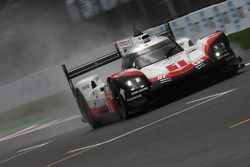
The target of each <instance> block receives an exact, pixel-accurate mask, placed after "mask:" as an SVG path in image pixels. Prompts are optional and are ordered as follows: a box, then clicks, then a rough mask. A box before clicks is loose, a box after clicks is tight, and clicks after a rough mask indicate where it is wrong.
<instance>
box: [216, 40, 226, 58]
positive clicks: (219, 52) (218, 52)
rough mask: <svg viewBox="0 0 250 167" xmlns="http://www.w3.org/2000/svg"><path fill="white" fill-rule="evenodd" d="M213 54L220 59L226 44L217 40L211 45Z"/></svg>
mask: <svg viewBox="0 0 250 167" xmlns="http://www.w3.org/2000/svg"><path fill="white" fill-rule="evenodd" d="M213 50H214V55H215V57H216V58H218V59H220V58H222V57H223V53H225V52H226V51H227V49H226V46H225V44H224V43H223V42H219V43H217V44H215V45H214V46H213Z"/></svg>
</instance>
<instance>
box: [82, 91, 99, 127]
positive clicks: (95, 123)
mask: <svg viewBox="0 0 250 167" xmlns="http://www.w3.org/2000/svg"><path fill="white" fill-rule="evenodd" d="M77 103H78V105H79V108H80V111H81V114H82V116H83V119H86V120H87V121H88V123H89V125H90V126H91V127H92V128H93V129H96V128H99V127H100V126H101V122H100V121H99V120H98V119H95V118H94V117H93V115H92V113H91V110H90V108H89V105H88V103H87V101H86V99H85V98H84V96H83V95H82V93H80V91H78V92H77Z"/></svg>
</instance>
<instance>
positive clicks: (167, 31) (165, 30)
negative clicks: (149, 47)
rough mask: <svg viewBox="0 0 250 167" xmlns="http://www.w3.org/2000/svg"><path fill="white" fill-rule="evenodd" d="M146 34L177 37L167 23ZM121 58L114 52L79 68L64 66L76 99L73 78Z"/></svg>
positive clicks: (147, 31)
mask: <svg viewBox="0 0 250 167" xmlns="http://www.w3.org/2000/svg"><path fill="white" fill-rule="evenodd" d="M144 32H146V33H148V34H150V35H156V36H160V35H165V36H167V37H168V38H170V39H172V40H175V37H174V35H173V32H172V30H171V27H170V25H169V23H165V24H162V25H160V26H157V27H153V28H150V29H148V30H146V31H144ZM120 58H121V56H120V54H119V53H118V52H117V51H114V52H112V53H110V54H107V55H104V56H102V57H100V58H97V59H95V60H92V61H90V62H88V63H86V64H82V65H80V66H77V67H75V68H73V69H69V70H68V69H67V67H66V65H65V64H63V65H62V69H63V72H64V74H65V76H66V79H67V81H68V84H69V86H70V89H71V91H72V93H73V95H74V97H75V98H76V92H75V88H74V84H73V82H72V79H73V78H76V77H78V76H80V75H82V74H85V73H87V72H89V71H92V70H94V69H96V68H98V67H101V66H104V65H106V64H108V63H111V62H113V61H116V60H118V59H120Z"/></svg>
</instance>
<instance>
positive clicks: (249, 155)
mask: <svg viewBox="0 0 250 167" xmlns="http://www.w3.org/2000/svg"><path fill="white" fill-rule="evenodd" d="M249 54H250V52H247V53H246V54H245V55H244V56H242V57H243V59H244V62H245V63H250V55H249ZM249 69H250V66H247V67H246V68H245V69H243V70H241V71H240V72H239V74H238V75H236V76H234V77H231V78H228V79H225V80H222V81H220V82H217V83H214V82H213V84H208V85H206V86H202V89H200V90H196V91H195V92H192V93H191V94H188V95H185V96H182V97H181V98H178V99H175V100H174V101H171V102H168V104H165V105H161V104H159V105H158V106H156V107H155V108H154V109H153V110H152V111H149V112H146V113H143V114H140V115H137V116H135V117H133V118H131V119H129V120H126V121H121V122H117V123H114V124H111V125H108V126H105V127H103V128H100V129H97V130H92V129H91V128H90V127H89V126H86V125H85V124H82V123H81V122H80V117H79V116H78V115H76V116H74V115H73V116H71V117H68V118H62V119H57V120H55V121H54V122H53V121H52V122H49V124H47V125H48V126H44V127H43V128H40V129H39V128H38V129H37V130H36V131H33V132H32V131H31V132H30V133H26V134H23V135H20V136H16V137H10V138H9V139H6V140H2V141H0V150H1V152H0V166H4V167H5V166H6V167H8V166H10V167H18V166H38V167H40V166H41V167H42V166H60V167H61V166H63V167H78V166H79V167H80V166H81V167H82V166H87V167H92V166H93V167H99V166H100V167H103V166H107V167H117V166H119V167H123V166H124V167H125V166H126V167H127V166H137V167H139V166H143V167H145V166H149V167H151V166H159V167H161V166H171V167H182V166H185V167H188V166H190V167H194V166H211V167H216V166H218V167H221V166H227V167H235V166H237V167H248V166H250V149H249V148H250V109H249V108H250V103H249V102H250V100H249V99H250V86H249V85H250V71H249ZM163 101H164V100H163ZM74 109H76V108H74ZM32 128H37V127H35V126H34V127H32ZM0 139H1V138H0Z"/></svg>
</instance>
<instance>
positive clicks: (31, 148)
mask: <svg viewBox="0 0 250 167" xmlns="http://www.w3.org/2000/svg"><path fill="white" fill-rule="evenodd" d="M51 142H52V141H49V142H46V143H43V144H40V145H37V146H33V147H30V148H27V149H23V150H20V151H18V152H17V153H18V154H16V155H14V156H12V157H10V158H8V159H5V160H3V161H1V162H0V164H3V163H5V162H7V161H10V160H13V159H15V158H17V157H20V156H22V155H24V154H27V153H29V152H31V151H34V150H36V149H38V148H40V147H43V146H45V145H47V144H49V143H51Z"/></svg>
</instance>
